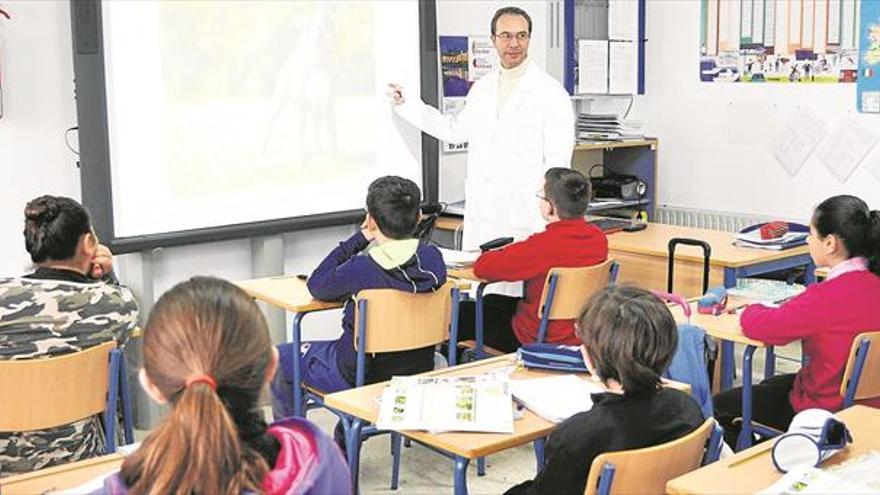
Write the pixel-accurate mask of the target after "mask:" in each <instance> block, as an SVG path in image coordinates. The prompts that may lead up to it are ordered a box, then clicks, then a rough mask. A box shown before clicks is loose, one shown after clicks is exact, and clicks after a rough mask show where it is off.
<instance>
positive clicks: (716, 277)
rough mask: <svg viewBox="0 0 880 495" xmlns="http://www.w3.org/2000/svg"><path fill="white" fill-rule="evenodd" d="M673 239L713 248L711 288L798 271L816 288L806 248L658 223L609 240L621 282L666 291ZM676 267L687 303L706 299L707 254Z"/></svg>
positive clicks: (687, 255)
mask: <svg viewBox="0 0 880 495" xmlns="http://www.w3.org/2000/svg"><path fill="white" fill-rule="evenodd" d="M452 224H455V222H452ZM438 228H439V226H438ZM673 237H689V238H693V239H700V240H703V241H706V242H708V243H709V245H710V246H711V247H712V256H711V257H710V259H709V285H710V286H717V285H723V286H724V287H734V286H735V285H736V279H737V278H741V277H748V276H752V275H759V274H761V273H767V272H772V271H776V270H782V269H785V268H792V267H796V266H806V267H807V272H806V278H807V280H806V283H807V284H810V283H813V282H815V274H814V269H815V265H814V264H813V260H812V258H810V253H809V249H808V248H807V246H800V247H796V248H792V249H785V250H782V251H768V250H763V249H752V248H744V247H738V246H734V245H733V234H732V233H730V232H722V231H720V230H709V229H697V228H693V227H681V226H676V225H665V224H659V223H649V224H648V227H647V228H646V229H645V230H643V231H641V232H615V233H613V234H611V235H609V236H608V251H609V256H610V257H612V258H614V259H615V260H616V261H617V262H618V263H619V264H620V272H619V273H618V276H617V281H618V282H620V283H624V282H625V283H630V284H633V285H637V286H639V287H643V288H645V289H656V290H666V271H667V263H668V259H669V251H668V244H669V240H670V239H672V238H673ZM675 263H676V265H675V281H674V282H675V283H674V289H675V292H676V293H677V294H682V295H684V296H686V297H693V296H699V295H702V281H703V254H702V251H701V250H699V249H697V248H695V247H691V246H679V247H678V249H677V250H676V253H675Z"/></svg>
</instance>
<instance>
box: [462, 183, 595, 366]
mask: <svg viewBox="0 0 880 495" xmlns="http://www.w3.org/2000/svg"><path fill="white" fill-rule="evenodd" d="M536 195H537V196H538V200H539V208H540V211H541V216H542V217H544V219H545V220H546V221H547V227H546V228H545V230H544V231H543V232H539V233H537V234H534V235H532V236H530V237H529V238H528V239H526V240H524V241H521V242H516V243H513V244H510V245H508V246H505V247H503V248H501V249H496V250H494V251H489V252H486V253H483V254H482V255H481V256H480V257H479V258H478V259H477V262H476V263H475V264H474V274H476V275H477V276H478V277H480V278H482V279H484V280H490V281H493V282H495V281H505V282H519V281H524V282H525V284H524V288H523V293H524V296H523V297H522V298H519V297H510V296H504V295H500V294H489V295H486V296H485V297H484V298H483V329H484V336H483V337H484V342H485V344H486V345H488V346H489V347H493V348H495V349H498V350H500V351H503V352H514V351H516V349H518V348H519V346H520V345H522V344H527V343H531V342H534V341H535V339H536V338H537V335H538V323H539V320H538V304H540V302H541V293H542V292H543V290H544V280H545V279H546V278H547V272H548V271H550V269H551V268H556V267H580V266H591V265H597V264H599V263H602V262H603V261H605V259H606V258H607V257H608V238H607V237H606V236H605V233H604V232H602V230H600V229H599V228H598V227H596V226H595V225H592V224H591V223H589V222H587V221H586V219H584V214H585V213H586V211H587V205H588V204H589V202H590V182H589V181H588V180H587V179H586V178H585V177H584V176H583V174H581V173H580V172H578V171H577V170H572V169H569V168H561V167H556V168H551V169H549V170H548V171H547V172H546V173H545V174H544V187H543V188H542V189H541V191H540V192H538V193H537V194H536ZM458 336H459V339H460V340H469V339H473V338H474V337H475V303H474V302H473V301H465V302H462V303H461V313H460V318H459V330H458ZM546 341H547V342H553V343H561V344H569V345H580V340H579V339H578V337H577V335H575V333H574V320H557V321H552V322H550V325H548V327H547V336H546Z"/></svg>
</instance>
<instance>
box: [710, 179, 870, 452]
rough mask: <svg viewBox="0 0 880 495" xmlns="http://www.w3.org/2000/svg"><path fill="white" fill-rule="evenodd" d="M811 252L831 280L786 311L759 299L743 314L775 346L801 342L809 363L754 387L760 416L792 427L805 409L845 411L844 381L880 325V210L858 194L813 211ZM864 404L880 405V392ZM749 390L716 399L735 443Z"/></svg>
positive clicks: (748, 328) (756, 334) (747, 327)
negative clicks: (858, 345) (859, 338)
mask: <svg viewBox="0 0 880 495" xmlns="http://www.w3.org/2000/svg"><path fill="white" fill-rule="evenodd" d="M807 244H808V245H809V248H810V256H811V257H812V258H813V261H814V262H815V263H816V265H817V266H820V267H823V266H824V267H828V268H830V271H829V273H828V278H826V279H825V281H823V282H822V283H819V284H813V285H810V286H809V287H807V290H806V291H805V292H803V293H802V294H800V295H799V296H797V297H795V298H792V299H791V300H789V301H788V302H786V303H785V304H783V305H782V306H780V307H778V308H771V307H767V306H763V305H760V304H755V305H752V306H749V307H748V308H746V310H745V311H744V312H743V313H742V316H741V317H740V323H741V325H742V329H743V333H744V334H745V335H746V336H748V337H750V338H753V339H756V340H760V341H762V342H766V343H768V344H772V345H784V344H788V343H789V342H793V341H795V340H800V341H801V344H802V347H803V352H804V354H805V355H806V356H807V358H808V360H807V364H805V365H804V366H803V368H801V370H800V371H799V372H798V373H796V374H788V375H777V376H774V377H772V378H769V379H767V380H764V381H763V382H762V383H760V384H758V385H755V386H754V387H753V394H754V395H753V396H754V399H753V401H752V403H753V415H754V419H755V421H758V422H759V423H763V424H766V425H769V426H772V427H774V428H777V429H780V430H785V429H787V428H788V425H789V423H791V419H792V417H794V415H795V414H796V413H798V412H800V411H802V410H804V409H808V408H820V409H827V410H829V411H836V410H838V409H840V407H841V406H842V404H843V398H842V397H841V396H840V394H839V390H840V382H841V381H842V380H843V371H844V367H845V366H846V361H847V358H848V357H849V351H850V348H851V347H852V343H853V340H854V338H855V336H856V335H858V334H860V333H862V332H870V331H875V330H880V311H878V309H877V303H878V301H880V212H878V211H876V210H874V211H871V210H870V209H869V208H868V205H867V204H865V202H864V201H862V200H861V199H859V198H857V197H855V196H848V195H842V196H834V197H831V198H828V199H826V200H825V201H823V202H822V203H820V204H819V206H817V207H816V209H815V211H813V218H812V220H811V221H810V236H809V237H808V238H807ZM862 403H864V404H867V405H869V406H873V407H880V397H878V398H873V399H867V400H865V401H862ZM741 404H742V389H740V388H736V389H731V390H728V391H726V392H723V393H721V394H719V395H717V396H715V417H716V418H717V419H718V420H719V422H720V423H721V425H722V426H724V429H725V436H726V438H727V439H728V441H735V438H736V436H737V434H738V431H737V428H738V426H736V425H733V420H734V418H737V417H739V416H740V415H741Z"/></svg>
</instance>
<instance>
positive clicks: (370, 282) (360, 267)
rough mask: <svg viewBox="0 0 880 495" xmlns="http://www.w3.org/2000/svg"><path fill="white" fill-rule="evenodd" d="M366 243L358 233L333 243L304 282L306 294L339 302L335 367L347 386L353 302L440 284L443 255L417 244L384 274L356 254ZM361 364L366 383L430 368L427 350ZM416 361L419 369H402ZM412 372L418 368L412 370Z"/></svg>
mask: <svg viewBox="0 0 880 495" xmlns="http://www.w3.org/2000/svg"><path fill="white" fill-rule="evenodd" d="M369 244H370V243H369V242H368V241H367V239H366V238H365V237H364V235H363V234H362V233H360V232H357V233H356V234H354V235H353V236H351V237H350V238H348V239H347V240H345V241H342V242H340V243H339V246H337V247H336V248H335V249H333V250H332V251H330V254H328V255H327V257H326V258H324V261H322V262H321V264H320V265H318V267H317V268H315V271H314V272H312V275H311V276H310V277H309V280H308V287H309V291H310V292H311V293H312V295H313V296H315V298H317V299H320V300H323V301H345V308H344V310H343V316H342V331H343V333H342V336H341V337H340V338H339V339H338V340H337V341H336V345H337V366H338V367H339V371H340V372H341V373H342V375H343V376H344V377H345V379H346V380H347V381H348V382H349V383H352V384H353V383H354V381H355V371H356V366H357V351H355V349H354V299H353V296H354V295H355V294H357V293H358V292H359V291H361V290H365V289H397V290H402V291H406V292H412V293H417V292H430V291H433V290H436V289H437V288H438V287H440V286H442V285H443V284H445V283H446V265H445V264H444V263H443V255H442V254H440V250H439V249H437V248H436V247H434V246H427V245H424V244H419V245H418V247H417V248H416V249H415V253H414V254H413V255H412V256H411V257H409V258H408V259H406V260H405V261H402V262H401V263H399V264H397V265H396V266H393V267H391V268H389V269H385V268H382V266H380V265H379V263H377V262H376V260H374V259H373V257H371V256H370V255H369V254H367V253H364V254H361V252H362V251H364V249H366V247H367V246H369ZM387 354H388V355H387V356H385V355H383V357H382V358H377V357H376V356H373V357H372V359H368V360H367V363H368V364H367V380H368V381H369V382H375V381H381V380H383V379H388V378H390V375H391V374H405V373H407V372H410V371H425V370H427V369H430V368H431V366H432V363H433V356H434V353H433V350H432V349H424V350H420V349H417V350H415V351H403V352H394V353H387ZM412 359H416V360H418V361H419V362H422V361H424V362H423V363H421V364H423V365H424V366H423V367H422V368H424V369H413V370H410V369H406V368H407V366H409V365H411V364H412V363H411V362H410V363H407V361H412ZM416 368H418V366H417V367H416Z"/></svg>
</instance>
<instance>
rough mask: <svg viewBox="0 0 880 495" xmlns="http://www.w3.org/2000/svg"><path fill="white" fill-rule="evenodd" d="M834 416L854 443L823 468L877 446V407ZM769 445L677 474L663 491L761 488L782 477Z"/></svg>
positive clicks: (715, 493) (711, 493) (717, 493)
mask: <svg viewBox="0 0 880 495" xmlns="http://www.w3.org/2000/svg"><path fill="white" fill-rule="evenodd" d="M836 415H837V416H838V417H839V418H840V419H841V420H843V421H844V422H845V423H846V426H847V427H848V428H849V430H850V431H851V432H852V434H853V439H854V442H853V443H852V444H850V445H849V446H848V447H847V448H846V450H844V451H843V452H840V453H838V454H837V455H835V456H834V457H832V458H831V459H829V460H828V461H827V462H825V463H824V464H823V465H822V466H823V467H825V466H833V465H835V464H840V463H842V462H844V461H847V460H849V459H852V458H855V457H858V456H860V455H862V454H865V453H867V452H869V451H871V450H878V449H880V435H878V434H877V431H876V430H877V425H880V409H873V408H870V407H866V406H853V407H850V408H848V409H845V410H843V411H840V412H838V413H836ZM772 448H773V441H772V440H771V441H769V442H764V443H762V444H760V445H756V446H754V447H752V448H750V449H747V450H744V451H742V452H740V453H738V454H736V455H735V456H733V457H729V458H727V459H722V460H720V461H718V462H715V463H713V464H710V465H708V466H705V467H703V468H700V469H698V470H696V471H692V472H690V473H688V474H685V475H683V476H679V477H678V478H675V479H673V480H670V481H669V483H667V484H666V491H667V493H674V494H680V495H685V494H688V495H689V494H694V495H696V494H705V495H722V494H729V493H755V492H758V491H761V490H763V489H765V488H767V487H768V486H770V485H771V484H773V483H774V482H776V481H777V480H778V479H779V478H781V477H782V474H781V473H779V472H777V471H776V469H775V468H774V467H773V461H772V460H771V459H770V451H771V449H772Z"/></svg>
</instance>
